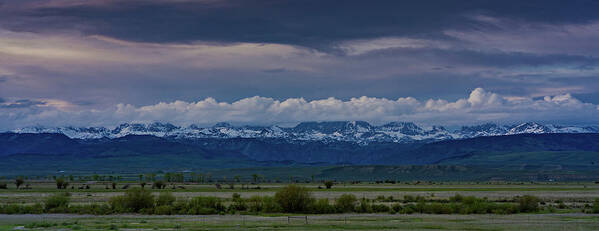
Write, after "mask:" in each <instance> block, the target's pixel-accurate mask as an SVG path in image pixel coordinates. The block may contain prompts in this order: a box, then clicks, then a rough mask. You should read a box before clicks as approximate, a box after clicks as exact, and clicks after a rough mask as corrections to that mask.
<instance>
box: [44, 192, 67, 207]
mask: <svg viewBox="0 0 599 231" xmlns="http://www.w3.org/2000/svg"><path fill="white" fill-rule="evenodd" d="M70 201H71V198H70V197H69V194H67V193H59V194H55V195H53V196H50V197H48V198H46V202H45V207H46V211H50V210H52V209H55V208H68V207H69V202H70Z"/></svg>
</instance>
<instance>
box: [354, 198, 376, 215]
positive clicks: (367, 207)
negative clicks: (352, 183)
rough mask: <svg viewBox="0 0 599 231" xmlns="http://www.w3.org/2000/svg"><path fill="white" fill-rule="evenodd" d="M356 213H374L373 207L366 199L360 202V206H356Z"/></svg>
mask: <svg viewBox="0 0 599 231" xmlns="http://www.w3.org/2000/svg"><path fill="white" fill-rule="evenodd" d="M354 211H356V212H358V213H372V212H373V210H372V206H371V204H370V203H369V202H368V200H367V199H366V198H362V199H361V200H360V204H359V205H358V206H356V208H355V209H354Z"/></svg>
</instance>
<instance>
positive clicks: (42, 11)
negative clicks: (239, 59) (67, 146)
mask: <svg viewBox="0 0 599 231" xmlns="http://www.w3.org/2000/svg"><path fill="white" fill-rule="evenodd" d="M17 2H18V1H17ZM59 2H60V1H59ZM11 3H13V4H16V3H14V2H12V1H9V2H8V3H5V5H6V6H4V7H3V8H4V10H3V11H2V15H4V16H0V18H1V19H2V21H3V22H2V24H3V25H4V26H5V27H8V28H11V29H13V30H20V31H43V30H66V29H72V30H79V31H82V32H84V33H86V34H101V35H106V36H110V37H116V38H120V39H125V40H133V41H145V42H189V41H195V40H203V41H218V42H258V43H262V42H263V43H282V44H296V45H303V46H308V47H315V48H330V47H329V46H328V45H330V44H332V43H335V42H338V41H342V40H351V39H364V38H376V37H385V36H405V35H410V36H421V37H443V35H442V34H441V33H440V31H442V30H444V29H450V28H468V27H471V26H477V25H479V24H480V22H477V21H473V20H472V19H471V18H469V17H467V16H468V15H473V14H485V15H490V16H495V15H498V16H501V17H506V18H513V19H521V20H526V21H532V22H543V23H579V22H587V21H589V20H592V19H596V18H598V17H599V15H598V14H596V9H597V8H598V7H599V2H597V1H585V0H580V1H568V2H567V4H565V3H564V1H550V0H535V1H491V0H470V1H468V0H459V1H436V0H421V1H409V2H408V1H375V2H370V3H365V2H364V1H356V0H350V1H322V0H307V1H286V0H285V1H268V0H267V1H264V0H263V1H108V3H104V4H98V3H95V4H94V3H93V1H91V3H87V4H86V3H85V2H83V3H81V4H72V3H71V4H63V5H61V4H54V5H52V4H46V5H43V4H41V6H40V4H38V5H33V6H37V7H33V6H29V7H27V6H24V7H21V8H18V9H14V8H10V7H9V6H10V5H11Z"/></svg>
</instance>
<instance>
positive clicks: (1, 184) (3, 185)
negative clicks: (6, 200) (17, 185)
mask: <svg viewBox="0 0 599 231" xmlns="http://www.w3.org/2000/svg"><path fill="white" fill-rule="evenodd" d="M0 189H8V186H7V185H6V183H0Z"/></svg>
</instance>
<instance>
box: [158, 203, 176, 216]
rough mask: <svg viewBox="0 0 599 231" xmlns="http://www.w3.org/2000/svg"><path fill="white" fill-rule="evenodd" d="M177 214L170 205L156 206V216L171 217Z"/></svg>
mask: <svg viewBox="0 0 599 231" xmlns="http://www.w3.org/2000/svg"><path fill="white" fill-rule="evenodd" d="M174 213H175V209H174V208H173V206H170V205H160V206H156V209H154V214H156V215H171V214H174Z"/></svg>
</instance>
